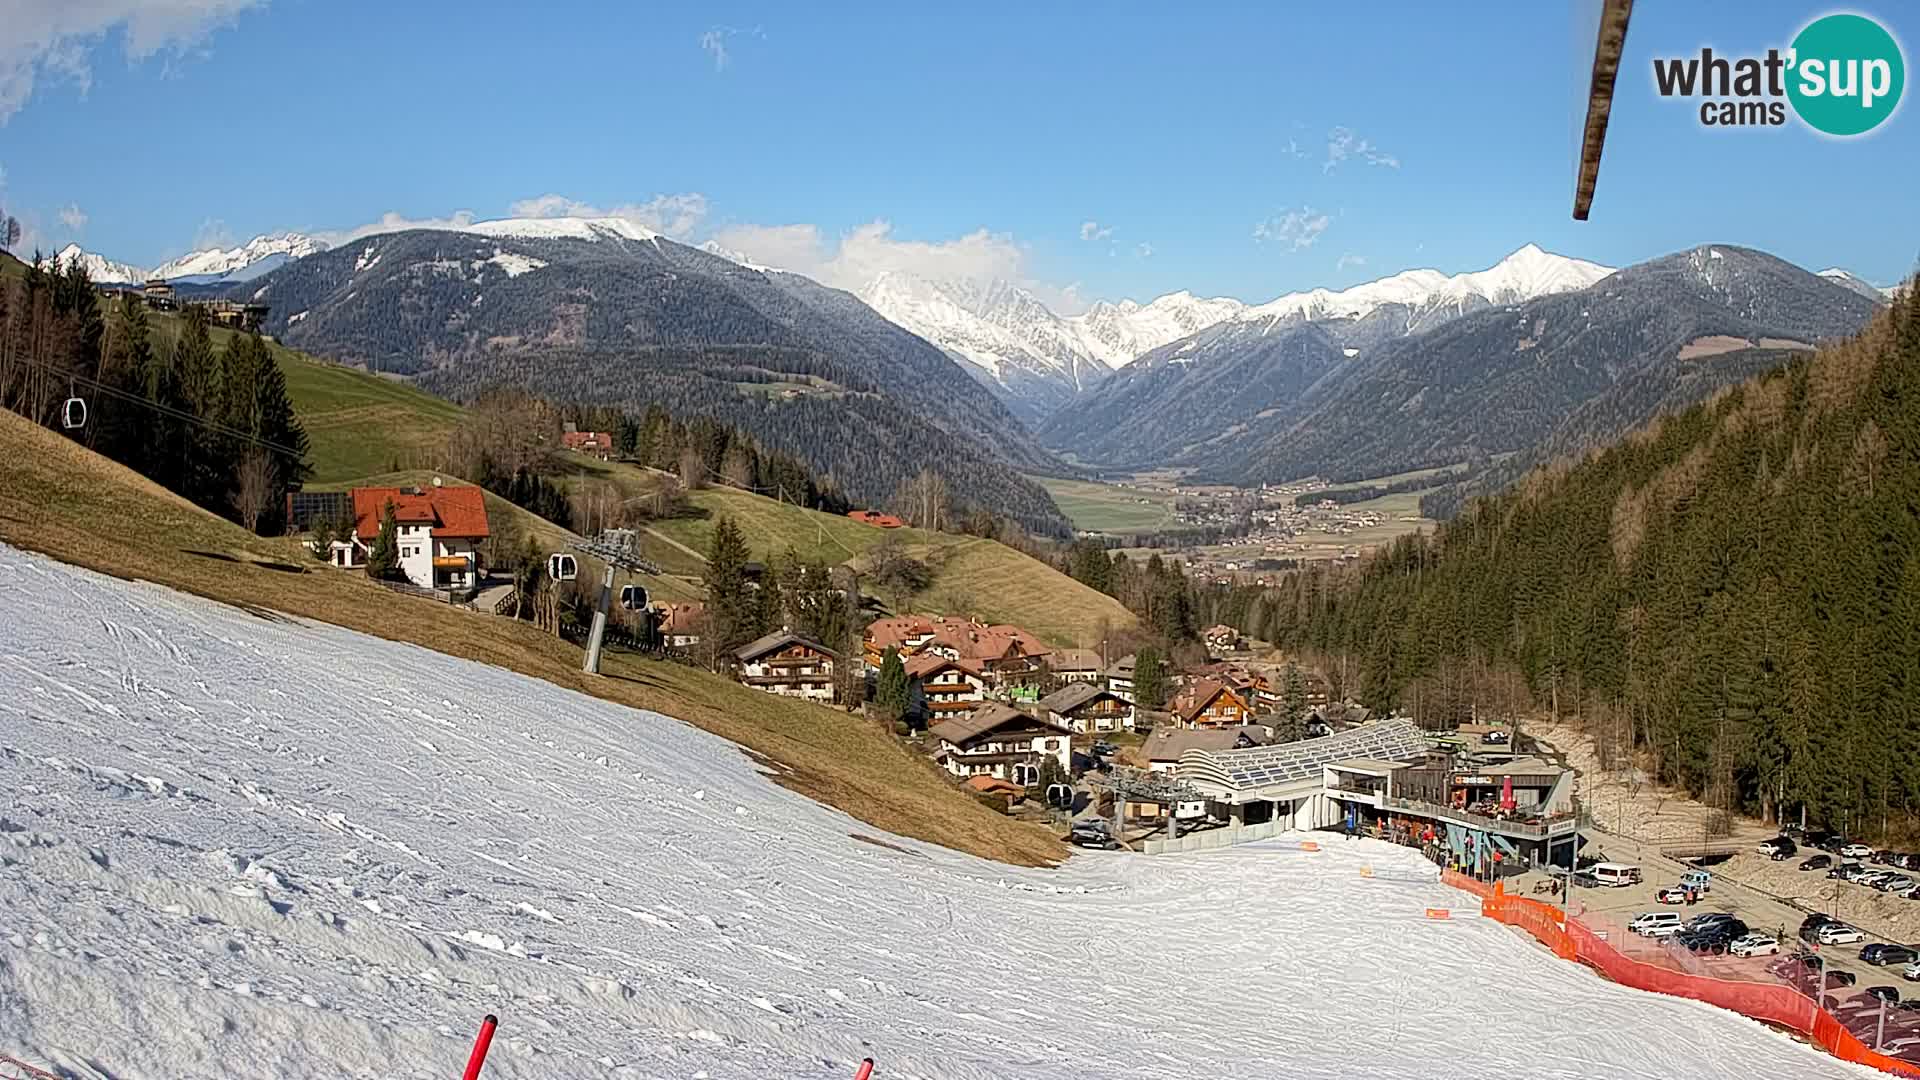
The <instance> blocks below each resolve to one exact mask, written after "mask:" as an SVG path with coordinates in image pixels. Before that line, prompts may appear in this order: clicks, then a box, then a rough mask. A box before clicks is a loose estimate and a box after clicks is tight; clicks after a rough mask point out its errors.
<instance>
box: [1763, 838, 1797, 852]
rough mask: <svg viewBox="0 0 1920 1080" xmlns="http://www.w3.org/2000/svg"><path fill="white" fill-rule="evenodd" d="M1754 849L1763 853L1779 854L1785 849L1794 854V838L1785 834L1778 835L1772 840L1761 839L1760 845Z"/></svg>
mask: <svg viewBox="0 0 1920 1080" xmlns="http://www.w3.org/2000/svg"><path fill="white" fill-rule="evenodd" d="M1754 850H1755V851H1757V852H1759V853H1760V854H1762V855H1777V854H1779V853H1780V852H1782V851H1785V852H1786V853H1787V854H1789V855H1791V854H1793V850H1794V845H1793V841H1792V840H1789V839H1787V838H1786V837H1784V836H1776V837H1774V838H1773V839H1771V840H1762V841H1760V843H1759V845H1758V846H1757V847H1755V848H1754Z"/></svg>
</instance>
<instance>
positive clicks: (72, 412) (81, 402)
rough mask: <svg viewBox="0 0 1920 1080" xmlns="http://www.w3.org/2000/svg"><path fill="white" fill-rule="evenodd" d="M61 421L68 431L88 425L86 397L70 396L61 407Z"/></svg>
mask: <svg viewBox="0 0 1920 1080" xmlns="http://www.w3.org/2000/svg"><path fill="white" fill-rule="evenodd" d="M60 423H61V424H62V425H64V426H65V427H66V429H67V430H68V431H72V430H74V429H75V428H83V427H86V426H87V402H86V399H84V398H77V397H70V398H68V399H67V403H66V404H65V405H63V406H61V408H60Z"/></svg>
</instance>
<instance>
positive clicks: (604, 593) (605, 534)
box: [567, 529, 660, 675]
mask: <svg viewBox="0 0 1920 1080" xmlns="http://www.w3.org/2000/svg"><path fill="white" fill-rule="evenodd" d="M567 546H568V547H571V548H573V549H574V550H575V551H578V552H580V553H582V554H584V555H591V556H593V557H594V558H596V559H599V560H600V561H601V562H604V563H606V564H607V572H606V574H605V575H603V576H602V577H601V579H600V599H599V600H598V601H597V602H596V603H595V604H594V605H593V633H592V634H590V635H589V636H588V637H587V658H586V660H585V662H583V663H582V664H581V665H580V670H581V671H584V672H586V673H587V674H589V675H598V674H600V642H601V639H603V638H604V637H605V636H606V633H607V609H608V608H610V607H612V606H613V574H614V571H616V570H625V571H626V572H628V573H630V574H652V575H653V576H655V577H659V576H660V568H659V567H658V566H655V565H653V564H652V563H650V562H648V561H647V560H645V559H643V558H641V557H640V534H639V533H638V532H636V531H634V530H633V529H602V530H600V535H599V536H596V537H594V538H593V539H591V540H575V541H573V542H572V543H570V544H568V545H567Z"/></svg>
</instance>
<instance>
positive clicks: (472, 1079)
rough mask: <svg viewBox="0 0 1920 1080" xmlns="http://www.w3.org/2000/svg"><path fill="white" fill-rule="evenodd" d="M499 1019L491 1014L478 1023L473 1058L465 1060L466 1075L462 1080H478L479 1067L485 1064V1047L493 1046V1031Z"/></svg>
mask: <svg viewBox="0 0 1920 1080" xmlns="http://www.w3.org/2000/svg"><path fill="white" fill-rule="evenodd" d="M499 1024H500V1019H499V1018H498V1017H496V1016H494V1015H493V1014H492V1013H488V1014H487V1018H486V1019H485V1020H482V1021H480V1034H478V1035H476V1036H474V1038H473V1056H472V1057H470V1058H468V1059H467V1075H466V1077H465V1078H464V1080H479V1076H480V1066H482V1065H484V1064H486V1062H487V1047H489V1046H492V1045H493V1029H494V1028H496V1027H498V1026H499Z"/></svg>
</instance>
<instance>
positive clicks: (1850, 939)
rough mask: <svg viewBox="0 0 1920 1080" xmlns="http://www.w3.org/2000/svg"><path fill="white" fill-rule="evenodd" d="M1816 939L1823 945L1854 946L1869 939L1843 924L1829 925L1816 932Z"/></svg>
mask: <svg viewBox="0 0 1920 1080" xmlns="http://www.w3.org/2000/svg"><path fill="white" fill-rule="evenodd" d="M1814 937H1815V938H1816V939H1817V940H1818V941H1819V942H1820V944H1822V945H1852V944H1855V943H1857V942H1861V941H1865V940H1866V939H1867V935H1865V934H1863V933H1861V932H1860V931H1858V930H1856V929H1854V928H1853V927H1851V926H1848V925H1847V924H1846V923H1843V922H1835V923H1828V924H1827V925H1825V926H1823V927H1821V928H1820V929H1819V930H1818V931H1816V932H1815V934H1814Z"/></svg>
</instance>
